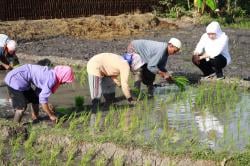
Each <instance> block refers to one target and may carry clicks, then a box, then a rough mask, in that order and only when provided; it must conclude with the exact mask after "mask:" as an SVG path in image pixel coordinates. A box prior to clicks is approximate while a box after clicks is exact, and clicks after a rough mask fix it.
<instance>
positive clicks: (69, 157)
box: [66, 145, 77, 166]
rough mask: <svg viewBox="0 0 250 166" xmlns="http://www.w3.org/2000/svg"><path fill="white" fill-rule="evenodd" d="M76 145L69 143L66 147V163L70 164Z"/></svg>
mask: <svg viewBox="0 0 250 166" xmlns="http://www.w3.org/2000/svg"><path fill="white" fill-rule="evenodd" d="M76 149H77V148H76V145H71V146H70V147H68V148H67V152H66V153H67V161H66V165H67V166H69V165H72V160H73V159H74V156H75V153H76Z"/></svg>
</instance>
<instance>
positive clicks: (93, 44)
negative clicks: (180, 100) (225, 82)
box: [18, 25, 250, 77]
mask: <svg viewBox="0 0 250 166" xmlns="http://www.w3.org/2000/svg"><path fill="white" fill-rule="evenodd" d="M223 30H224V31H225V32H226V33H227V34H228V36H229V38H230V43H229V47H230V53H231V56H232V64H230V65H229V66H227V67H226V68H225V69H224V72H225V75H226V76H234V77H248V76H249V75H250V74H249V73H250V47H249V45H250V30H240V29H227V28H224V29H223ZM204 32H205V26H201V25H198V26H196V25H191V26H190V27H186V28H180V29H175V30H168V29H162V30H154V29H151V30H149V31H147V32H146V33H144V34H141V35H139V36H129V37H128V38H113V39H109V40H103V39H98V40H96V39H95V40H94V39H88V40H87V39H76V38H73V37H69V36H64V35H60V36H57V37H54V38H48V39H43V40H38V41H31V42H20V43H19V49H18V52H19V53H25V54H29V55H36V56H40V57H42V56H58V57H67V58H70V59H78V60H82V61H87V60H88V59H89V58H91V57H92V56H94V55H95V54H98V53H102V52H112V53H117V54H122V53H123V52H125V51H126V47H127V45H128V43H129V42H130V41H131V40H133V39H150V40H156V41H168V40H169V39H170V37H177V38H179V39H180V40H181V41H182V43H183V48H182V51H181V53H180V54H178V55H176V56H174V57H170V58H169V61H168V64H167V69H168V70H171V71H173V72H183V73H193V74H195V73H198V74H201V72H200V71H199V70H198V69H197V68H196V67H195V66H194V65H193V64H192V62H191V56H192V51H193V50H194V48H195V46H196V43H197V42H198V41H199V39H200V37H201V35H202V34H203V33H204ZM52 59H53V58H52Z"/></svg>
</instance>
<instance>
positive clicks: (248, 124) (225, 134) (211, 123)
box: [152, 85, 250, 150]
mask: <svg viewBox="0 0 250 166" xmlns="http://www.w3.org/2000/svg"><path fill="white" fill-rule="evenodd" d="M170 93H171V95H170ZM175 93H178V89H177V87H175V86H174V85H170V86H166V87H165V88H164V87H160V88H157V89H156V91H155V94H156V95H158V97H157V99H156V103H155V110H156V111H155V112H154V113H156V114H158V113H159V112H160V110H161V109H162V107H161V105H162V104H161V103H162V102H163V101H167V100H168V99H169V98H170V96H172V95H174V94H175ZM195 96H196V94H195V93H193V92H190V93H189V95H188V98H186V99H185V100H186V101H182V102H181V103H180V102H178V101H176V102H173V103H171V104H168V103H167V104H166V105H167V108H166V109H165V110H166V114H167V115H166V116H167V119H168V125H169V127H170V128H174V129H175V130H176V131H178V132H180V133H186V134H185V138H192V137H196V136H198V137H199V139H200V142H203V143H206V144H207V145H208V146H209V147H210V148H212V149H215V150H223V149H228V148H229V149H232V150H242V149H244V147H245V146H246V145H248V144H249V143H250V142H249V141H250V140H249V138H250V109H249V108H250V95H249V94H248V93H241V94H240V96H239V99H240V100H239V102H238V103H237V104H236V107H235V110H226V109H225V110H224V111H217V110H211V109H208V108H206V109H205V110H197V108H194V104H195V102H194V98H195ZM161 112H162V111H161ZM152 117H155V116H152ZM163 117H164V116H163ZM155 120H156V122H158V120H159V119H155ZM195 134H197V135H195ZM185 138H184V139H185Z"/></svg>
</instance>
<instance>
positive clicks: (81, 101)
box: [75, 96, 84, 110]
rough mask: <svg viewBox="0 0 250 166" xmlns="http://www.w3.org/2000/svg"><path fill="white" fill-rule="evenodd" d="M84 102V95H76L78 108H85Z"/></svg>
mask: <svg viewBox="0 0 250 166" xmlns="http://www.w3.org/2000/svg"><path fill="white" fill-rule="evenodd" d="M83 104H84V97H83V96H76V97H75V107H76V109H77V110H81V109H83Z"/></svg>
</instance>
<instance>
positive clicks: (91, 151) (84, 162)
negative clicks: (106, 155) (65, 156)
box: [81, 147, 95, 166]
mask: <svg viewBox="0 0 250 166" xmlns="http://www.w3.org/2000/svg"><path fill="white" fill-rule="evenodd" d="M94 154H95V149H94V147H93V148H90V149H88V151H87V152H86V154H84V156H83V158H82V160H81V165H82V166H85V165H91V160H92V156H93V155H94Z"/></svg>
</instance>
